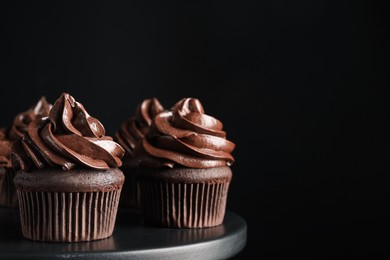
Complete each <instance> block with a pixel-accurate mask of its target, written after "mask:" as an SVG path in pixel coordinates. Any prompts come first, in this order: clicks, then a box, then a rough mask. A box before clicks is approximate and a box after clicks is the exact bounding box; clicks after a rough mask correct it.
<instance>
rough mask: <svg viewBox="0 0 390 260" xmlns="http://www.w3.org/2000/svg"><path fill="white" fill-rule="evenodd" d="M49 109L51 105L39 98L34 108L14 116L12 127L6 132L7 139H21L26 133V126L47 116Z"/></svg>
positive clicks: (43, 98) (44, 99)
mask: <svg viewBox="0 0 390 260" xmlns="http://www.w3.org/2000/svg"><path fill="white" fill-rule="evenodd" d="M51 108H52V104H50V103H49V102H47V100H46V98H45V97H41V98H40V100H39V101H38V103H37V104H36V105H35V106H33V107H31V108H30V109H28V110H27V111H25V112H22V113H19V114H17V115H16V116H15V118H14V121H13V125H12V127H11V129H10V130H9V131H8V138H9V139H11V140H17V139H19V138H21V137H23V135H24V134H25V133H26V132H27V127H28V125H29V124H30V123H31V122H32V121H34V120H36V119H38V118H42V117H46V116H49V112H50V109H51Z"/></svg>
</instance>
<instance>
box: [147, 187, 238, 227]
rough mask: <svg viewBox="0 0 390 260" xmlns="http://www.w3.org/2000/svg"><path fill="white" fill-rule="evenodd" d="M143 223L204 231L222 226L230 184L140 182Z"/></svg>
mask: <svg viewBox="0 0 390 260" xmlns="http://www.w3.org/2000/svg"><path fill="white" fill-rule="evenodd" d="M140 184H141V203H142V208H143V214H144V217H145V221H146V222H147V223H148V224H151V225H157V226H162V227H174V228H203V227H213V226H218V225H220V224H222V222H223V219H224V216H225V211H226V201H227V193H228V188H229V184H230V182H225V183H224V182H219V183H218V182H217V183H190V184H185V183H154V182H141V183H140Z"/></svg>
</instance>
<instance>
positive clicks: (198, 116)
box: [137, 98, 235, 168]
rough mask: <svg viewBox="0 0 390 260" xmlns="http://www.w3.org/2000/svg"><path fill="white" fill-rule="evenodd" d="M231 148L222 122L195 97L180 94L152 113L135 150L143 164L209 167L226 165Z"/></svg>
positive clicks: (150, 165)
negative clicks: (164, 108)
mask: <svg viewBox="0 0 390 260" xmlns="http://www.w3.org/2000/svg"><path fill="white" fill-rule="evenodd" d="M234 148H235V144H234V143H232V142H231V141H229V140H227V139H226V133H225V131H223V125H222V123H221V122H220V121H219V120H218V119H216V118H214V117H211V116H209V115H206V114H205V112H204V109H203V106H202V104H201V103H200V101H199V100H198V99H195V98H184V99H182V100H180V101H179V102H178V103H176V104H175V105H174V106H173V108H172V109H171V110H170V111H164V112H161V113H159V114H158V115H156V116H155V118H154V119H153V120H152V123H151V126H150V129H149V132H148V133H147V134H146V136H145V138H144V139H143V140H142V143H141V144H140V145H139V147H137V153H139V160H140V164H141V165H144V166H147V167H152V168H160V167H169V168H173V167H175V166H176V165H178V166H182V167H188V168H212V167H221V166H230V165H231V164H232V163H233V162H234V158H233V156H232V155H231V153H232V151H233V150H234Z"/></svg>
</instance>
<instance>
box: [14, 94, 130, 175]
mask: <svg viewBox="0 0 390 260" xmlns="http://www.w3.org/2000/svg"><path fill="white" fill-rule="evenodd" d="M12 152H13V157H12V164H13V165H14V167H15V168H16V169H22V170H24V171H29V170H32V169H34V168H38V169H41V168H45V167H61V168H62V169H63V170H70V169H73V168H75V167H86V168H92V169H109V168H117V167H119V166H121V164H122V162H121V158H122V157H123V155H124V152H125V151H124V150H123V148H122V147H121V146H120V145H119V144H117V143H116V142H114V141H113V140H112V138H111V137H109V136H105V129H104V127H103V125H102V124H101V123H100V122H99V120H97V119H96V118H94V117H92V116H90V115H89V114H88V112H87V111H86V110H85V108H84V106H83V105H82V104H81V103H79V102H77V101H76V100H75V99H74V98H73V97H72V96H70V95H69V94H67V93H63V94H62V95H61V96H60V98H58V99H57V101H56V102H55V104H54V106H53V108H52V109H51V110H50V113H49V116H48V117H44V118H40V119H37V120H34V121H33V122H31V123H30V124H29V125H28V128H27V133H26V134H25V135H24V136H23V138H22V139H20V140H19V141H17V142H15V144H14V146H13V149H12Z"/></svg>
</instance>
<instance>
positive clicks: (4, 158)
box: [0, 128, 12, 168]
mask: <svg viewBox="0 0 390 260" xmlns="http://www.w3.org/2000/svg"><path fill="white" fill-rule="evenodd" d="M10 156H11V142H10V141H9V140H8V139H7V138H6V129H5V128H1V129H0V168H3V167H5V168H11V166H12V165H11V160H10Z"/></svg>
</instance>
